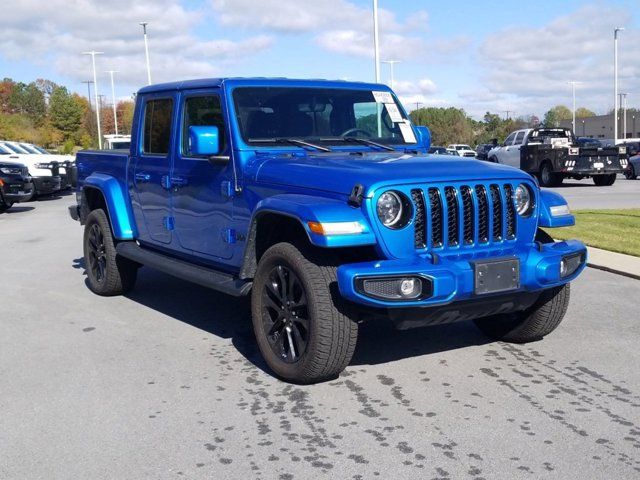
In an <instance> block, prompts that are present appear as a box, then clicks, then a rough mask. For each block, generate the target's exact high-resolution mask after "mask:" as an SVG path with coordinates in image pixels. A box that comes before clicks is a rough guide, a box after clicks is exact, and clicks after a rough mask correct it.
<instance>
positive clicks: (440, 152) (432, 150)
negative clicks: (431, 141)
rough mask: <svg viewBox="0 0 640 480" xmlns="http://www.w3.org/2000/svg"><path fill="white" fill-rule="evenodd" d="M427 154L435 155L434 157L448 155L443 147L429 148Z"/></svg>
mask: <svg viewBox="0 0 640 480" xmlns="http://www.w3.org/2000/svg"><path fill="white" fill-rule="evenodd" d="M429 153H435V154H436V155H449V152H447V149H446V148H445V147H431V148H429Z"/></svg>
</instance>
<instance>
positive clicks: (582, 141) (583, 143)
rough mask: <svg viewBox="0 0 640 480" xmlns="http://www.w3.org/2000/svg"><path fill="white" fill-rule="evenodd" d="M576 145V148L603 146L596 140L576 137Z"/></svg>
mask: <svg viewBox="0 0 640 480" xmlns="http://www.w3.org/2000/svg"><path fill="white" fill-rule="evenodd" d="M576 145H577V146H578V147H596V148H602V147H604V146H605V145H604V144H603V143H602V142H601V141H600V140H598V139H597V138H589V137H578V138H576Z"/></svg>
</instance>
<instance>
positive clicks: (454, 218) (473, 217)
mask: <svg viewBox="0 0 640 480" xmlns="http://www.w3.org/2000/svg"><path fill="white" fill-rule="evenodd" d="M513 192H514V190H513V186H512V185H510V184H501V185H498V184H488V185H460V186H449V185H447V186H443V187H428V188H425V189H420V188H416V189H413V190H411V200H412V202H413V206H414V209H415V217H414V228H415V235H414V240H415V242H414V244H415V248H416V249H423V248H433V249H439V248H454V247H457V246H460V245H462V246H464V245H474V244H478V245H482V244H494V243H500V242H503V241H505V240H514V239H515V238H516V235H517V231H516V228H517V217H516V211H515V206H514V204H513Z"/></svg>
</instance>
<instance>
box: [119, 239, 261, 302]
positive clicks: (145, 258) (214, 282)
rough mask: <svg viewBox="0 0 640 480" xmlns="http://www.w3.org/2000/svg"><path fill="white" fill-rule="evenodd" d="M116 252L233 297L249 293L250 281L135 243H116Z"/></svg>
mask: <svg viewBox="0 0 640 480" xmlns="http://www.w3.org/2000/svg"><path fill="white" fill-rule="evenodd" d="M116 251H117V252H118V255H122V256H123V257H125V258H128V259H129V260H133V261H134V262H138V263H140V264H142V265H146V266H148V267H151V268H155V269H156V270H160V271H161V272H164V273H168V274H169V275H173V276H174V277H178V278H181V279H183V280H187V281H189V282H193V283H197V284H198V285H202V286H203V287H208V288H212V289H214V290H218V291H220V292H222V293H226V294H228V295H233V296H234V297H242V296H245V295H247V294H248V293H249V292H250V291H251V282H250V281H246V280H240V279H238V278H237V277H234V276H233V275H230V274H228V273H222V272H219V271H217V270H213V269H210V268H206V267H201V266H199V265H193V264H191V263H188V262H185V261H183V260H178V259H177V258H173V257H169V256H167V255H163V254H162V253H158V252H154V251H152V250H147V249H145V248H142V247H141V246H140V245H138V244H137V243H135V242H121V243H118V245H117V246H116Z"/></svg>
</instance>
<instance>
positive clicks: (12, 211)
mask: <svg viewBox="0 0 640 480" xmlns="http://www.w3.org/2000/svg"><path fill="white" fill-rule="evenodd" d="M31 210H35V208H34V207H17V206H15V205H14V206H13V207H11V208H10V209H9V210H7V211H6V212H4V213H5V214H9V215H11V214H15V213H22V212H29V211H31Z"/></svg>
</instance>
